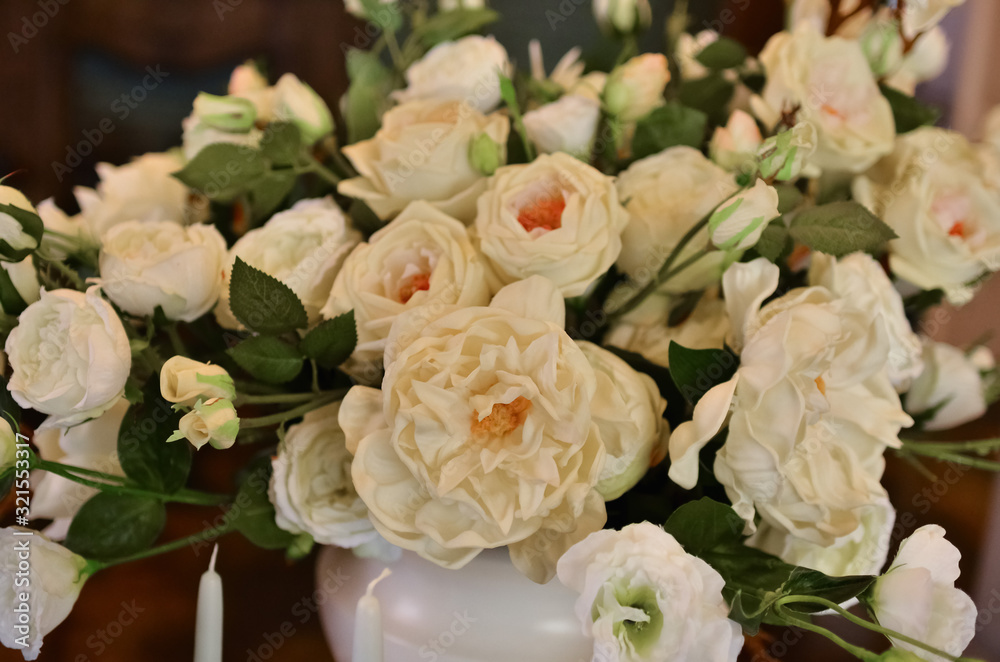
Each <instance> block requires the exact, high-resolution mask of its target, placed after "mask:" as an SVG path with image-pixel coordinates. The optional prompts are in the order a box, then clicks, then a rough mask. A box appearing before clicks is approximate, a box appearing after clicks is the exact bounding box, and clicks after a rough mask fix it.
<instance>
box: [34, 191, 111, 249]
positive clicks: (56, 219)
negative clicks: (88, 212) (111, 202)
mask: <svg viewBox="0 0 1000 662" xmlns="http://www.w3.org/2000/svg"><path fill="white" fill-rule="evenodd" d="M38 216H39V217H40V218H41V219H42V225H44V226H45V229H46V230H52V231H54V232H58V233H60V234H64V235H66V236H67V237H70V239H69V240H68V241H69V243H71V246H67V241H64V240H63V239H61V238H60V237H58V236H56V235H55V234H50V233H45V234H43V235H42V250H44V251H45V253H47V254H49V255H52V256H53V257H54V258H55V259H59V260H65V259H66V257H67V256H68V255H69V253H71V252H73V251H74V250H77V244H83V245H87V246H88V247H89V246H93V247H95V248H96V247H98V242H97V238H96V237H95V236H94V235H93V233H92V232H91V231H90V227H89V226H88V225H87V223H86V222H85V221H84V219H83V214H76V215H75V216H69V215H68V214H67V213H66V212H64V211H63V210H62V209H59V207H57V206H56V203H55V201H54V200H53V199H52V198H46V199H45V200H42V201H41V202H40V203H38Z"/></svg>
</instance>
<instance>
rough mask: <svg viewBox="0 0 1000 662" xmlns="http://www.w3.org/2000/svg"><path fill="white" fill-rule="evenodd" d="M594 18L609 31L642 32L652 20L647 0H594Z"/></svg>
mask: <svg viewBox="0 0 1000 662" xmlns="http://www.w3.org/2000/svg"><path fill="white" fill-rule="evenodd" d="M594 18H595V19H597V25H599V26H600V28H601V29H602V30H604V31H605V32H610V33H619V34H632V33H634V32H642V31H643V30H645V29H647V28H648V27H649V24H650V23H652V21H653V10H652V8H651V7H650V6H649V0H594Z"/></svg>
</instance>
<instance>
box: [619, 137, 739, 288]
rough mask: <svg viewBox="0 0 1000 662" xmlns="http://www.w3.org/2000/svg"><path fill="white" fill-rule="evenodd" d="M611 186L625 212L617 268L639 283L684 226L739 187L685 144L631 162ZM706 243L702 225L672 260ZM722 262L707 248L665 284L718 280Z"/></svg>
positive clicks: (656, 268) (721, 257) (658, 263)
mask: <svg viewBox="0 0 1000 662" xmlns="http://www.w3.org/2000/svg"><path fill="white" fill-rule="evenodd" d="M617 187H618V195H619V197H620V198H621V199H622V200H623V201H625V208H626V209H627V210H628V212H629V216H630V220H629V222H628V226H626V228H625V231H624V233H623V234H622V251H621V255H620V256H619V257H618V268H619V269H621V270H622V271H623V272H625V273H626V274H628V276H629V278H630V279H631V281H632V282H633V283H635V284H636V285H640V286H641V285H645V284H646V283H648V282H649V281H650V280H652V278H653V276H655V275H656V273H657V272H658V271H659V269H660V267H661V266H662V265H663V263H664V261H666V259H667V257H668V256H669V255H670V253H671V252H672V251H673V250H674V248H675V247H676V245H677V242H678V241H679V240H680V238H681V237H682V236H684V234H685V233H686V232H687V231H688V230H689V229H691V228H692V227H693V226H694V225H695V224H696V223H697V222H698V221H700V220H701V219H702V218H703V217H704V216H705V215H707V214H708V213H709V212H711V211H712V210H713V209H715V207H716V206H717V205H718V204H719V203H721V202H723V201H724V200H725V199H726V198H728V197H729V196H731V195H732V194H733V193H735V192H736V191H737V190H739V187H738V186H737V185H736V182H735V180H734V179H733V175H732V174H731V173H729V172H726V171H725V170H723V169H722V168H720V167H719V166H717V165H715V164H714V163H712V162H711V161H710V160H709V159H707V158H706V157H705V156H704V155H703V154H702V153H701V152H699V151H698V150H696V149H692V148H690V147H671V148H670V149H667V150H664V151H662V152H660V153H659V154H655V155H653V156H649V157H646V158H644V159H640V160H638V161H636V162H635V163H633V164H632V165H631V166H629V168H628V169H627V170H625V172H623V173H621V175H619V176H618V183H617ZM707 244H708V231H707V230H704V231H702V232H700V233H699V234H698V235H697V236H696V237H695V239H694V241H692V242H691V243H690V244H689V247H688V248H687V249H686V250H685V251H684V252H683V253H682V254H681V255H680V257H679V259H678V264H679V263H680V262H681V261H684V260H687V259H688V258H690V257H692V256H693V255H695V253H697V252H698V251H699V250H700V249H701V248H702V247H704V246H706V245H707ZM724 261H725V255H724V254H723V253H722V252H713V253H710V254H708V255H706V256H705V257H704V258H702V259H701V260H700V261H699V262H698V263H696V264H695V265H693V266H692V267H691V268H690V269H689V270H688V271H686V272H685V273H684V274H682V277H681V278H679V279H677V280H675V281H671V282H670V283H667V284H666V285H665V287H667V288H669V289H670V290H671V291H677V292H681V291H687V290H695V289H701V288H703V287H706V286H708V285H710V284H712V283H713V282H718V279H719V277H720V276H721V275H722V265H723V264H724Z"/></svg>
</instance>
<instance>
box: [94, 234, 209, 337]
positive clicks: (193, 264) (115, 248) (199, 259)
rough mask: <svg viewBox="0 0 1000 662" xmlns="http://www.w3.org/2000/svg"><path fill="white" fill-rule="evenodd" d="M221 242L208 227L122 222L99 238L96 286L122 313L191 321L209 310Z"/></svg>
mask: <svg viewBox="0 0 1000 662" xmlns="http://www.w3.org/2000/svg"><path fill="white" fill-rule="evenodd" d="M226 258H227V256H226V240H225V239H224V238H223V237H222V234H221V233H220V232H219V231H218V230H217V229H216V228H215V226H214V225H202V224H196V225H189V226H186V227H185V226H181V225H178V224H177V223H173V222H171V221H147V222H142V221H126V222H124V223H120V224H118V225H115V226H114V227H112V228H111V229H110V230H108V232H107V233H106V234H105V235H104V237H103V238H102V246H101V254H100V272H101V278H100V284H101V288H102V289H103V290H104V293H105V294H107V295H108V298H109V299H111V300H112V301H114V302H115V303H116V304H117V305H118V306H119V307H120V308H121V309H122V310H124V311H125V312H127V313H129V314H131V315H138V316H140V317H150V316H152V315H153V313H154V312H155V311H156V308H157V306H159V307H160V308H162V309H163V314H164V315H166V317H167V319H171V320H183V321H185V322H193V321H194V320H196V319H198V318H199V317H201V316H202V315H204V314H205V313H207V312H208V311H209V310H211V309H212V306H214V305H215V302H216V301H218V300H219V294H220V291H221V289H222V271H223V269H224V268H225V266H226Z"/></svg>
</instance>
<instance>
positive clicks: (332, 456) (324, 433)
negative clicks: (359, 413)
mask: <svg viewBox="0 0 1000 662" xmlns="http://www.w3.org/2000/svg"><path fill="white" fill-rule="evenodd" d="M339 412H340V403H339V402H335V403H333V404H332V405H327V406H326V407H322V408H321V409H316V410H314V411H311V412H309V413H308V414H306V415H305V418H304V419H302V422H301V423H299V424H297V425H293V426H291V427H290V428H288V432H287V433H286V434H285V439H284V441H282V442H281V445H280V446H279V447H278V454H277V455H276V456H275V457H273V458H272V459H271V466H272V467H273V468H274V472H273V473H272V474H271V484H270V489H269V491H268V495H269V496H270V499H271V503H273V504H274V510H275V520H276V522H277V524H278V526H279V527H281V528H282V529H284V530H285V531H289V532H291V533H296V534H298V533H308V534H309V535H311V536H312V537H313V539H314V540H316V542H318V543H320V544H323V545H337V546H338V547H357V546H359V545H364V544H367V543H371V542H373V541H374V540H375V539H377V538H378V533H376V532H375V529H374V528H373V527H372V523H371V521H369V519H368V508H366V507H365V503H364V501H362V500H361V498H360V497H359V496H358V493H357V491H355V489H354V483H353V482H352V481H351V454H350V453H349V452H348V450H347V446H346V444H345V441H344V432H343V430H341V429H340V425H339V424H338V423H337V415H338V413H339Z"/></svg>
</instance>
